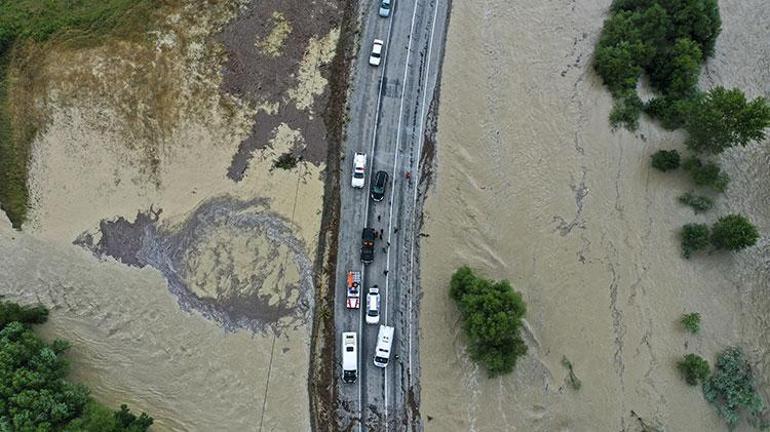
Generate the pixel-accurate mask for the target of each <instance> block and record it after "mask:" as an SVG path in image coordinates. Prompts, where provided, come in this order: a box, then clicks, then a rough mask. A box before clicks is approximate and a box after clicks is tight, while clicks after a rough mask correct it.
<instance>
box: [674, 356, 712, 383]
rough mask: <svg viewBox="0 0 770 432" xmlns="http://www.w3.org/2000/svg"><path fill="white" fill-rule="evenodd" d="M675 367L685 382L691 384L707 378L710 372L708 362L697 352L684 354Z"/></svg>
mask: <svg viewBox="0 0 770 432" xmlns="http://www.w3.org/2000/svg"><path fill="white" fill-rule="evenodd" d="M676 367H677V369H679V372H680V373H681V374H682V377H683V378H684V380H685V381H687V384H690V385H693V386H694V385H696V384H698V382H699V381H701V382H702V381H703V380H705V379H706V378H708V376H709V372H710V368H709V364H708V362H707V361H706V360H704V359H703V357H701V356H699V355H697V354H687V355H685V356H684V359H682V360H680V361H679V362H678V363H677V364H676Z"/></svg>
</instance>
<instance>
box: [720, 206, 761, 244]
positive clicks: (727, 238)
mask: <svg viewBox="0 0 770 432" xmlns="http://www.w3.org/2000/svg"><path fill="white" fill-rule="evenodd" d="M757 240H759V232H758V231H757V228H756V227H755V226H754V225H752V223H751V222H749V220H748V219H746V217H745V216H742V215H738V214H731V215H727V216H724V217H721V218H719V220H718V221H717V222H716V223H714V225H713V226H712V227H711V244H713V245H714V247H715V248H717V249H727V250H733V251H734V250H740V249H744V248H747V247H749V246H754V245H755V244H756V243H757Z"/></svg>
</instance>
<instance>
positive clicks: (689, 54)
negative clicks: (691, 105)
mask: <svg viewBox="0 0 770 432" xmlns="http://www.w3.org/2000/svg"><path fill="white" fill-rule="evenodd" d="M702 61H703V56H702V54H701V50H700V47H699V46H698V44H697V43H696V42H694V41H693V40H691V39H689V38H686V37H685V38H681V39H677V41H676V42H675V43H674V46H673V47H671V49H670V50H664V51H662V53H661V54H660V55H658V56H657V57H656V58H655V61H654V62H653V65H652V69H651V72H650V81H651V82H652V84H653V85H654V86H655V87H656V88H658V89H659V90H660V91H662V92H663V94H666V95H673V96H675V97H677V98H687V97H689V96H690V95H692V94H693V93H695V90H696V86H697V84H698V76H699V75H700V65H701V62H702Z"/></svg>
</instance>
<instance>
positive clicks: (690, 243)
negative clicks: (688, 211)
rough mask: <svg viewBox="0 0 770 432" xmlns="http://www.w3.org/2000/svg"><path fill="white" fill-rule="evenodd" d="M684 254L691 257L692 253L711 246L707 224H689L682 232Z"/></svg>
mask: <svg viewBox="0 0 770 432" xmlns="http://www.w3.org/2000/svg"><path fill="white" fill-rule="evenodd" d="M680 237H681V240H682V255H684V257H685V258H690V257H691V256H692V254H694V253H695V252H697V251H699V250H703V249H706V248H707V247H708V246H709V227H708V225H706V224H687V225H685V226H683V227H682V232H681V233H680Z"/></svg>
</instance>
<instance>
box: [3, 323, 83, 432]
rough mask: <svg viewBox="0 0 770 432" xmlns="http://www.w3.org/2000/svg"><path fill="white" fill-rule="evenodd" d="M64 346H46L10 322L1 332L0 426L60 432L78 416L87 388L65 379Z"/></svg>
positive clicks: (13, 428)
mask: <svg viewBox="0 0 770 432" xmlns="http://www.w3.org/2000/svg"><path fill="white" fill-rule="evenodd" d="M63 348H66V344H64V343H61V342H59V343H57V344H56V345H55V346H54V347H51V346H48V345H46V344H45V343H44V342H43V341H42V340H40V338H38V337H37V336H36V335H35V334H34V333H33V331H32V330H31V329H30V328H29V327H25V326H24V325H23V324H21V323H19V322H12V323H9V324H8V325H6V326H5V328H4V329H3V330H2V331H0V424H6V425H8V426H9V427H10V430H18V431H25V430H30V431H47V430H59V429H61V428H62V427H63V426H65V425H66V424H67V423H68V422H70V421H71V420H73V419H75V418H77V417H79V416H80V414H81V413H82V412H83V408H84V407H85V405H86V403H87V402H88V389H86V388H85V387H84V386H82V385H78V384H71V383H69V382H67V381H65V380H64V376H65V375H66V373H67V363H66V362H65V361H64V360H63V359H62V358H60V357H59V354H61V351H59V350H61V349H63Z"/></svg>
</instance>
